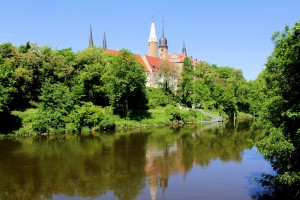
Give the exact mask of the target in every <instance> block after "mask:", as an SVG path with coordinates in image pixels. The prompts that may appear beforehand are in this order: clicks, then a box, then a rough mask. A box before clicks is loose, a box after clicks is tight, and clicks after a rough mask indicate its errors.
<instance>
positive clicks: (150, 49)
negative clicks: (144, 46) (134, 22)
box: [148, 19, 157, 58]
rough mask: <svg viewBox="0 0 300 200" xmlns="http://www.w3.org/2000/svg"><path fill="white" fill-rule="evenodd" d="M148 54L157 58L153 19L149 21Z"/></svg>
mask: <svg viewBox="0 0 300 200" xmlns="http://www.w3.org/2000/svg"><path fill="white" fill-rule="evenodd" d="M148 55H149V56H152V57H155V58H157V38H156V32H155V26H154V20H153V19H152V23H151V29H150V36H149V39H148Z"/></svg>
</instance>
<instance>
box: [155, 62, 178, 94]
mask: <svg viewBox="0 0 300 200" xmlns="http://www.w3.org/2000/svg"><path fill="white" fill-rule="evenodd" d="M159 69H160V74H159V76H158V77H159V78H160V79H161V80H162V82H160V81H159V84H160V86H161V88H162V89H163V90H164V91H165V92H167V93H172V92H173V90H174V89H175V81H176V79H178V75H177V73H176V69H175V66H174V65H173V64H172V63H171V62H170V61H168V60H162V61H161V62H160V65H159Z"/></svg>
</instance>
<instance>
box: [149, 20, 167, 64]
mask: <svg viewBox="0 0 300 200" xmlns="http://www.w3.org/2000/svg"><path fill="white" fill-rule="evenodd" d="M164 34H165V33H164V27H163V30H162V36H161V38H160V39H159V43H158V40H157V37H156V31H155V25H154V20H152V23H151V28H150V36H149V39H148V55H149V56H152V57H155V58H157V57H158V58H160V59H163V60H164V59H166V57H167V55H168V42H167V38H165V35H164Z"/></svg>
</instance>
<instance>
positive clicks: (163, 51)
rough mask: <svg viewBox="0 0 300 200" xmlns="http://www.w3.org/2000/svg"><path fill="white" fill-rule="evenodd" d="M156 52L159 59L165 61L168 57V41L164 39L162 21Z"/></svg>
mask: <svg viewBox="0 0 300 200" xmlns="http://www.w3.org/2000/svg"><path fill="white" fill-rule="evenodd" d="M158 52H159V57H160V59H163V60H164V59H166V57H167V55H168V41H167V38H165V27H164V21H163V29H162V36H161V38H160V39H159V46H158Z"/></svg>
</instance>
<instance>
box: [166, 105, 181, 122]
mask: <svg viewBox="0 0 300 200" xmlns="http://www.w3.org/2000/svg"><path fill="white" fill-rule="evenodd" d="M166 114H167V115H168V118H169V120H170V121H174V120H176V121H179V120H181V119H182V118H181V115H180V109H179V108H178V107H177V106H173V105H167V106H166Z"/></svg>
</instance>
